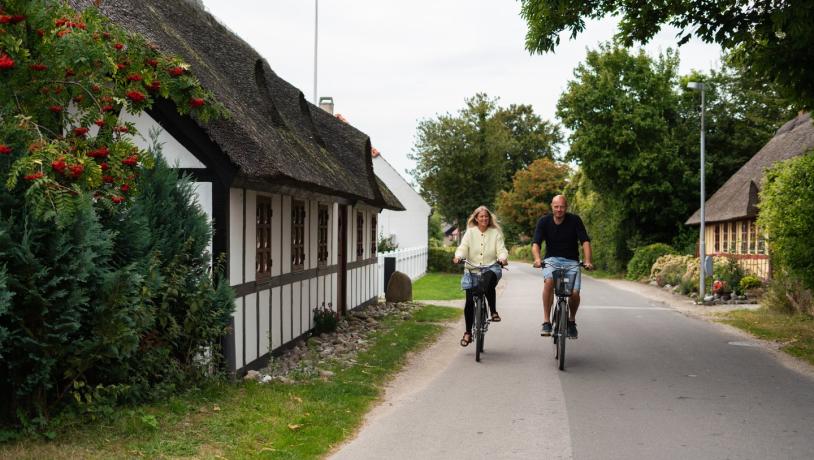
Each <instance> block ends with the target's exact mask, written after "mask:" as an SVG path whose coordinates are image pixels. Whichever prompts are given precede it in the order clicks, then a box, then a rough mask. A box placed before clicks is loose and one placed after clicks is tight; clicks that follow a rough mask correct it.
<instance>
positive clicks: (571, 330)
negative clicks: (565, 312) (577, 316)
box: [568, 321, 579, 339]
mask: <svg viewBox="0 0 814 460" xmlns="http://www.w3.org/2000/svg"><path fill="white" fill-rule="evenodd" d="M577 337H579V332H577V323H576V322H575V321H568V338H569V339H576V338H577Z"/></svg>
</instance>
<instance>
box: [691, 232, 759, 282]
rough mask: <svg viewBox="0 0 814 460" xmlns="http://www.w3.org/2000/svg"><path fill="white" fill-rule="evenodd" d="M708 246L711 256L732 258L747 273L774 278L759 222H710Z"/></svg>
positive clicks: (705, 233)
mask: <svg viewBox="0 0 814 460" xmlns="http://www.w3.org/2000/svg"><path fill="white" fill-rule="evenodd" d="M704 245H705V246H706V248H705V251H706V253H707V255H715V256H719V257H732V258H734V259H735V260H737V261H738V264H739V265H740V266H741V267H742V268H743V269H744V270H745V271H747V272H749V273H751V274H753V275H756V276H758V277H760V278H762V279H764V280H766V279H768V278H769V277H770V266H769V247H768V244H767V242H766V238H765V236H764V234H763V232H762V231H761V229H760V228H759V227H758V226H757V222H756V221H755V219H744V220H736V221H730V222H714V223H707V224H706V225H705V226H704Z"/></svg>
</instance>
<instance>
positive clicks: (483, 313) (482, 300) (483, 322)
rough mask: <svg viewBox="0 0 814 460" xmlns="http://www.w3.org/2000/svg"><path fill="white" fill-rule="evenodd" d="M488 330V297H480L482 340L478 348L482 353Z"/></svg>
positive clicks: (480, 332)
mask: <svg viewBox="0 0 814 460" xmlns="http://www.w3.org/2000/svg"><path fill="white" fill-rule="evenodd" d="M486 331H487V324H486V299H485V298H484V297H481V298H480V331H479V332H478V335H479V336H480V340H479V341H478V344H479V345H478V349H479V350H480V352H481V353H483V347H484V346H485V344H486Z"/></svg>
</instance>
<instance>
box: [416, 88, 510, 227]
mask: <svg viewBox="0 0 814 460" xmlns="http://www.w3.org/2000/svg"><path fill="white" fill-rule="evenodd" d="M496 109H497V105H496V101H495V100H494V99H490V98H489V97H488V96H486V95H485V94H477V95H475V97H473V98H471V99H467V100H466V107H464V108H463V109H462V110H460V111H459V112H458V114H457V115H450V114H446V115H441V116H439V117H438V118H437V119H432V120H424V121H422V122H420V123H419V125H418V133H417V135H416V137H417V139H416V145H415V147H414V154H413V155H410V158H411V159H413V160H415V161H416V167H415V169H414V170H413V171H411V173H412V175H413V177H415V178H416V181H417V182H418V184H419V185H420V186H421V193H422V195H423V196H424V198H425V199H427V201H428V202H429V203H430V204H431V205H432V206H433V208H436V209H438V211H439V212H440V213H441V214H442V215H443V216H444V217H445V218H446V219H447V220H449V221H451V222H454V223H455V224H457V225H459V226H460V225H463V224H464V222H465V221H466V218H467V217H468V216H469V214H470V213H471V212H472V211H473V210H474V209H475V208H476V207H478V206H480V205H486V206H489V207H492V206H493V205H494V202H495V197H496V196H497V193H498V191H500V189H501V188H502V186H503V181H504V177H505V171H506V170H507V164H506V161H505V153H506V152H507V151H508V150H509V149H510V147H511V139H510V136H509V133H508V131H507V130H506V129H505V128H504V127H503V125H502V124H500V123H499V122H497V120H495V118H494V114H495V111H496Z"/></svg>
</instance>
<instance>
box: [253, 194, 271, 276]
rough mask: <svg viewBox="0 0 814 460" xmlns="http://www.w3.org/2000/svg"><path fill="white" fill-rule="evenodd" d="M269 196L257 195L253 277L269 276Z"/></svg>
mask: <svg viewBox="0 0 814 460" xmlns="http://www.w3.org/2000/svg"><path fill="white" fill-rule="evenodd" d="M271 215H272V210H271V198H269V197H267V196H258V197H257V227H256V230H255V231H256V232H257V238H256V241H257V248H256V249H255V252H256V258H255V272H256V274H255V279H258V280H259V279H262V278H268V277H269V276H271V264H272V261H271Z"/></svg>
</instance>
